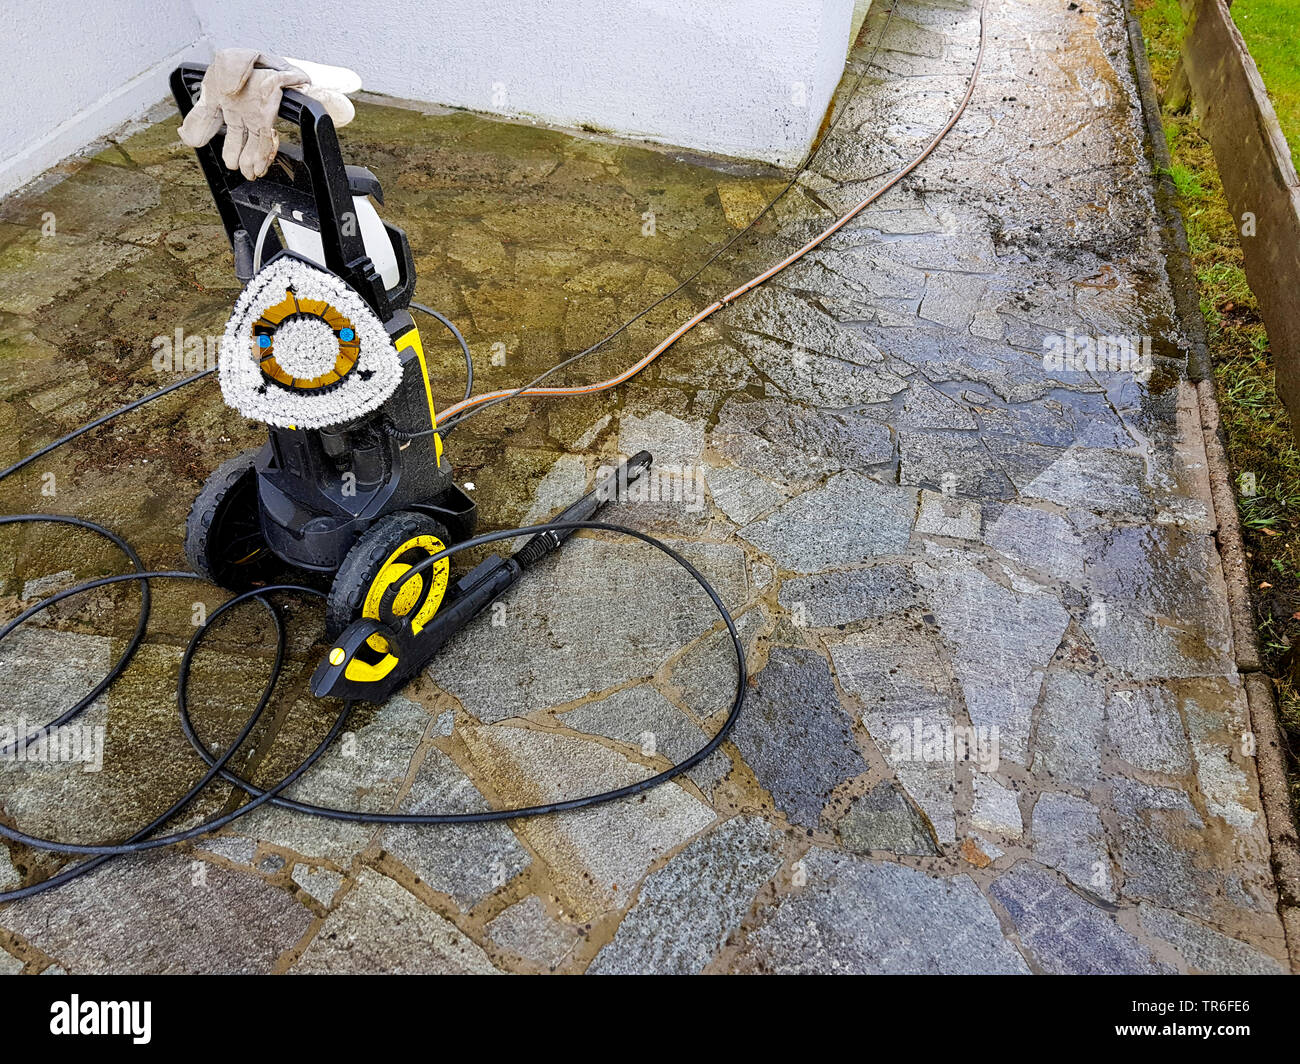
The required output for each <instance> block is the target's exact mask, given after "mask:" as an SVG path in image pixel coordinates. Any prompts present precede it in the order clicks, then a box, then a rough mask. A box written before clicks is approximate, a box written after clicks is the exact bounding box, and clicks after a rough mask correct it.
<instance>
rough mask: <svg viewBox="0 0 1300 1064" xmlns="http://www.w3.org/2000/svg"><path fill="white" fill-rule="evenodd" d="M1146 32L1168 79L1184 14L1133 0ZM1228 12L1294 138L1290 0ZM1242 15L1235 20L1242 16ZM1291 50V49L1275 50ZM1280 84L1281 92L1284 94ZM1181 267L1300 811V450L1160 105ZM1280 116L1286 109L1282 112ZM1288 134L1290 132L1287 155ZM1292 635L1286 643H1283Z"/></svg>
mask: <svg viewBox="0 0 1300 1064" xmlns="http://www.w3.org/2000/svg"><path fill="white" fill-rule="evenodd" d="M1135 7H1136V9H1137V12H1138V16H1139V18H1140V19H1141V22H1142V29H1143V33H1144V34H1145V36H1146V40H1147V54H1148V56H1149V57H1150V61H1151V72H1152V75H1153V77H1154V78H1155V82H1156V87H1157V88H1158V89H1163V88H1164V86H1165V85H1166V84H1167V83H1168V80H1169V76H1170V74H1171V73H1172V72H1173V69H1174V65H1175V63H1176V61H1177V59H1178V50H1179V44H1180V42H1181V40H1182V33H1183V21H1182V15H1181V13H1180V10H1179V6H1178V0H1135ZM1232 10H1233V15H1234V18H1236V19H1237V20H1238V22H1239V23H1241V22H1243V21H1244V22H1245V25H1246V26H1251V27H1252V28H1251V30H1249V31H1247V30H1246V28H1245V26H1243V35H1244V36H1245V38H1246V41H1247V44H1248V45H1249V46H1250V48H1251V49H1252V53H1253V54H1254V55H1255V56H1256V59H1257V60H1260V66H1261V68H1262V69H1263V71H1264V73H1263V76H1264V78H1265V81H1266V82H1268V79H1269V77H1270V75H1269V72H1268V69H1266V68H1265V62H1264V61H1263V60H1262V58H1261V54H1260V53H1259V52H1255V51H1254V49H1255V47H1256V45H1255V42H1254V40H1253V39H1252V36H1253V35H1254V34H1255V33H1256V31H1257V30H1260V29H1261V28H1262V27H1265V26H1267V27H1270V29H1269V30H1268V32H1269V33H1271V34H1272V35H1273V36H1272V37H1271V40H1272V42H1273V43H1272V44H1271V45H1270V46H1269V47H1270V48H1271V49H1272V50H1271V51H1268V52H1266V53H1265V54H1268V55H1269V56H1270V57H1273V58H1274V61H1275V62H1276V63H1277V64H1278V65H1279V66H1281V67H1283V68H1285V72H1284V75H1283V76H1282V77H1281V78H1280V79H1277V83H1276V84H1273V83H1270V84H1269V88H1270V91H1272V92H1274V93H1275V100H1276V101H1277V106H1278V114H1279V117H1281V116H1282V114H1283V106H1284V101H1286V100H1288V99H1289V101H1290V104H1289V106H1290V111H1289V119H1290V122H1291V125H1290V128H1289V130H1288V132H1289V133H1291V134H1292V135H1293V136H1300V110H1297V108H1300V61H1297V59H1296V50H1297V45H1296V42H1295V41H1294V39H1293V37H1294V36H1295V31H1294V30H1292V29H1291V28H1290V27H1289V26H1288V25H1287V20H1288V19H1289V18H1295V19H1296V20H1300V0H1237V2H1236V3H1235V4H1233V8H1232ZM1247 12H1249V13H1250V17H1248V18H1246V19H1244V20H1243V17H1242V16H1243V14H1246V13H1247ZM1288 53H1289V54H1290V56H1291V58H1290V59H1285V58H1276V57H1285V56H1286V55H1287V54H1288ZM1287 93H1289V94H1290V95H1289V97H1288V95H1287ZM1161 117H1162V119H1163V121H1164V127H1165V139H1166V140H1167V141H1168V144H1169V152H1170V155H1171V157H1172V167H1171V169H1170V176H1171V177H1172V178H1173V180H1174V184H1175V185H1176V186H1177V188H1178V192H1179V199H1180V204H1179V205H1180V207H1181V209H1182V214H1183V224H1184V226H1185V227H1186V229H1187V240H1188V244H1189V245H1190V247H1191V253H1192V265H1193V268H1194V269H1195V271H1196V277H1197V281H1198V284H1199V286H1200V293H1199V294H1200V304H1201V313H1202V314H1203V315H1204V318H1205V325H1206V331H1207V335H1208V339H1209V345H1210V355H1211V358H1212V360H1213V366H1214V376H1215V384H1216V387H1217V390H1218V395H1219V405H1220V409H1221V412H1222V416H1223V422H1224V425H1225V427H1226V429H1227V432H1228V456H1229V459H1230V460H1231V462H1232V464H1233V466H1234V472H1235V473H1236V474H1237V475H1238V478H1239V481H1238V483H1239V484H1241V480H1240V478H1241V477H1242V476H1243V475H1247V476H1248V477H1251V478H1253V480H1254V494H1253V495H1249V494H1247V493H1246V492H1244V491H1242V492H1239V493H1238V506H1239V511H1240V516H1241V524H1242V538H1243V540H1244V541H1245V547H1246V555H1247V558H1248V559H1249V561H1250V565H1251V574H1252V581H1253V584H1254V597H1255V616H1256V621H1257V623H1258V625H1259V636H1260V646H1261V649H1262V651H1263V653H1264V655H1265V659H1266V662H1267V665H1268V667H1269V669H1270V671H1271V673H1272V674H1273V676H1274V677H1275V678H1276V679H1277V681H1278V696H1279V710H1280V716H1281V723H1282V726H1283V733H1284V738H1285V739H1286V741H1287V745H1288V747H1289V751H1290V755H1291V757H1290V768H1291V781H1292V782H1291V797H1292V805H1293V807H1294V808H1295V809H1296V810H1297V811H1298V812H1300V758H1297V756H1296V755H1297V754H1300V662H1297V656H1298V655H1300V450H1297V448H1296V446H1295V442H1294V440H1293V437H1292V434H1291V423H1290V420H1289V419H1288V416H1287V411H1286V409H1285V408H1284V407H1283V406H1282V403H1281V400H1279V399H1278V397H1277V392H1276V391H1275V390H1274V385H1273V364H1272V361H1271V358H1270V353H1269V347H1268V335H1267V333H1266V332H1265V330H1264V325H1263V323H1262V322H1261V321H1260V319H1259V310H1258V306H1257V304H1256V302H1255V297H1254V295H1253V294H1252V293H1251V291H1250V286H1249V285H1248V284H1247V283H1246V274H1245V271H1244V270H1243V269H1242V256H1241V245H1240V242H1239V240H1238V233H1237V228H1236V223H1235V222H1234V220H1233V217H1232V215H1231V213H1230V212H1229V210H1228V203H1227V200H1226V198H1225V197H1224V193H1223V185H1222V183H1221V182H1220V180H1219V172H1218V168H1217V167H1216V165H1215V162H1214V155H1213V153H1212V152H1211V150H1210V145H1209V143H1208V142H1207V141H1205V140H1204V139H1203V138H1202V137H1201V135H1200V132H1199V131H1198V129H1197V125H1196V119H1195V117H1194V116H1193V115H1191V114H1182V115H1175V114H1169V113H1168V112H1166V113H1164V114H1163V115H1162V116H1161ZM1281 120H1282V124H1283V126H1284V128H1285V127H1286V126H1287V121H1288V119H1287V118H1285V117H1283V118H1282V119H1281ZM1296 144H1297V141H1296V140H1294V139H1293V140H1292V141H1291V145H1292V153H1293V154H1294V153H1295V149H1296ZM1292 645H1295V646H1296V647H1297V650H1296V652H1295V653H1292V652H1291V647H1292Z"/></svg>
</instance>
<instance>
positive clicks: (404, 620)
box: [311, 451, 652, 704]
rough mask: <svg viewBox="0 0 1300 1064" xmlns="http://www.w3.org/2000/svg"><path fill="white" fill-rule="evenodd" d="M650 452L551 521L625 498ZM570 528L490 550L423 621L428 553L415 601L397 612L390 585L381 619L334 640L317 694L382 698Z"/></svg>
mask: <svg viewBox="0 0 1300 1064" xmlns="http://www.w3.org/2000/svg"><path fill="white" fill-rule="evenodd" d="M651 461H652V457H651V455H650V452H649V451H640V452H639V453H637V454H635V455H633V456H632V457H631V458H629V459H628V460H627V461H626V462H623V463H622V464H621V465H619V466H618V467H617V468H616V469H614V470H612V471H610V472H609V473H608V474H606V475H605V476H604V477H602V478H601V479H600V480H599V481H598V482H597V484H596V486H595V487H594V488H593V489H592V490H591V491H590V492H588V493H587V494H586V495H584V496H583V497H582V498H581V499H579V500H578V501H577V502H575V503H574V504H573V505H572V506H570V507H568V509H566V510H564V511H563V512H562V513H560V514H559V515H558V516H556V517H554V518H552V520H551V521H550V522H549V523H550V524H553V525H563V524H567V523H570V522H580V521H590V520H591V519H592V518H593V517H594V516H595V514H596V513H597V511H599V510H600V508H601V507H602V506H604V505H605V503H607V502H609V501H610V500H611V499H614V498H617V497H620V496H624V495H625V494H626V491H627V486H628V485H629V484H630V483H631V482H633V481H635V480H636V479H637V478H638V477H639V476H641V474H642V473H644V472H645V471H646V470H647V469H649V468H650V463H651ZM574 531H576V529H573V528H546V529H543V530H542V531H540V532H538V533H536V534H535V535H533V536H532V537H531V538H530V539H529V540H528V541H527V542H526V543H525V544H524V545H523V546H522V547H521V548H520V549H519V550H518V551H516V552H515V553H514V554H512V555H511V556H510V557H509V558H502V557H500V556H499V555H496V554H494V555H492V556H491V557H489V558H487V559H486V560H485V561H482V562H480V563H479V564H478V565H477V566H475V567H474V568H473V569H471V570H470V571H469V572H468V573H466V574H465V575H464V576H463V577H461V579H460V580H459V581H457V582H456V584H455V585H454V586H453V587H451V588H449V589H448V591H447V593H446V596H445V597H444V599H443V602H442V605H441V607H439V609H438V612H437V613H435V614H434V615H433V617H432V618H431V619H430V620H429V621H428V622H427V623H426V624H424V625H423V626H422V627H419V626H417V623H416V618H417V617H418V616H419V615H420V612H421V607H422V606H423V595H426V594H428V589H429V588H430V587H431V586H432V582H431V581H427V580H420V579H419V574H420V572H421V571H422V568H424V567H428V566H432V565H433V564H434V563H435V562H436V559H434V558H430V559H429V560H428V561H427V562H425V563H423V564H422V566H415V567H413V568H412V569H411V570H410V572H408V573H407V574H406V577H407V580H408V581H414V582H415V583H416V584H418V585H421V596H422V597H421V599H420V600H418V601H416V602H415V603H414V604H412V605H409V606H408V608H407V609H406V610H405V612H404V613H403V614H401V615H400V616H399V615H397V614H396V613H395V612H394V610H393V604H394V602H396V601H397V599H398V596H399V595H401V593H402V585H401V584H400V583H394V584H392V585H390V586H389V588H388V589H387V591H386V592H385V593H384V596H383V598H382V599H381V601H380V604H379V610H378V613H379V618H378V619H373V618H362V619H360V620H358V621H355V622H353V623H352V624H351V625H349V626H348V627H347V628H346V629H345V630H344V632H343V634H342V635H341V636H339V638H338V639H337V640H336V641H335V644H334V646H332V647H331V648H330V650H329V653H328V654H326V656H325V659H324V660H323V661H322V662H321V663H320V665H319V666H317V668H316V671H315V673H314V674H313V675H312V678H311V690H312V693H313V694H314V695H316V696H317V697H322V698H323V697H326V696H332V697H335V698H344V699H357V700H360V701H365V702H372V703H376V704H382V703H383V702H384V701H385V700H387V698H388V697H389V696H390V695H391V694H392V693H393V692H394V691H396V690H397V689H398V688H399V687H401V686H402V685H403V684H404V683H406V682H407V681H408V680H409V679H410V678H411V677H412V676H414V675H415V674H416V673H417V672H418V671H419V670H420V669H421V668H423V667H424V666H425V665H426V664H427V663H428V662H429V660H430V659H431V658H432V657H433V655H434V654H436V653H437V652H438V651H439V650H440V649H442V647H443V645H444V644H445V643H446V642H447V640H449V639H450V638H451V637H452V636H453V635H455V634H456V633H457V632H459V631H460V630H461V629H462V628H464V627H465V625H466V624H468V623H469V622H470V621H471V620H473V619H474V618H475V617H477V616H478V615H479V614H480V613H482V612H483V611H484V610H485V609H487V608H488V607H489V606H490V605H492V603H493V602H495V601H496V600H497V599H498V598H500V597H501V596H502V595H503V594H504V593H505V592H506V591H507V590H509V589H510V588H511V587H512V586H513V585H514V584H515V583H516V582H517V581H518V580H519V578H520V577H521V576H523V575H524V573H526V572H527V571H528V570H529V569H531V568H532V567H533V566H535V565H536V564H537V563H538V562H540V561H541V560H542V559H543V558H545V557H546V556H547V555H549V554H551V553H553V552H554V551H556V550H558V549H559V548H560V546H561V545H562V544H563V543H564V541H565V540H566V539H568V538H569V537H570V536H571V535H572V534H573V533H574Z"/></svg>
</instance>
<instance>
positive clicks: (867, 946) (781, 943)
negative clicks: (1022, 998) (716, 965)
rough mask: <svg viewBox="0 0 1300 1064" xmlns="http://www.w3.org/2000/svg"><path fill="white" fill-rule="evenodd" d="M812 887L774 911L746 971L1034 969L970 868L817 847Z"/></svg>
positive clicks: (747, 957) (748, 952) (742, 960)
mask: <svg viewBox="0 0 1300 1064" xmlns="http://www.w3.org/2000/svg"><path fill="white" fill-rule="evenodd" d="M802 864H803V869H804V872H805V874H806V876H807V883H806V885H805V886H803V887H800V888H796V889H795V892H794V893H792V894H790V895H788V896H786V897H783V898H782V899H781V900H780V902H779V903H777V904H776V905H775V906H773V907H772V908H770V909H768V910H767V911H766V912H765V913H764V914H763V915H762V917H761V920H760V923H759V924H758V926H757V927H756V928H755V929H754V930H753V931H751V932H750V933H749V935H748V937H747V940H746V942H745V945H744V946H743V947H742V949H741V950H740V952H739V954H738V956H737V957H736V960H735V963H734V965H733V968H734V970H735V971H738V972H772V973H775V974H778V975H796V974H813V973H816V974H830V973H841V974H844V973H853V974H859V973H862V974H888V975H895V974H945V975H955V974H973V973H982V972H987V973H1026V972H1027V971H1028V968H1027V966H1026V965H1025V963H1024V961H1023V960H1022V959H1021V958H1020V956H1019V954H1017V953H1016V951H1015V950H1014V949H1012V947H1011V946H1010V945H1009V944H1008V943H1007V942H1006V940H1005V939H1003V937H1002V929H1001V927H1000V926H999V924H998V921H997V918H996V917H995V916H994V915H993V912H992V910H991V909H990V908H989V903H988V902H987V901H985V900H984V898H983V897H982V896H981V895H980V892H979V890H978V889H977V888H976V887H975V884H974V883H972V882H971V881H970V879H969V878H968V877H966V876H956V877H954V878H952V879H936V878H932V877H930V876H927V875H926V874H925V873H923V872H919V871H916V870H915V869H911V868H904V867H902V866H901V865H894V864H883V863H878V862H872V861H867V860H864V859H862V858H858V857H848V856H844V855H840V854H831V853H825V852H823V851H820V850H814V851H813V852H812V853H810V854H809V855H808V856H807V857H805V858H804V859H803V862H802Z"/></svg>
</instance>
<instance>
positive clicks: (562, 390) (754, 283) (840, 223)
mask: <svg viewBox="0 0 1300 1064" xmlns="http://www.w3.org/2000/svg"><path fill="white" fill-rule="evenodd" d="M987 5H988V0H981V3H980V22H979V29H980V37H979V49H978V51H977V52H976V54H975V66H974V68H973V69H972V70H971V76H970V82H969V84H968V85H967V86H966V93H965V95H963V96H962V98H961V101H960V103H958V105H957V108H956V110H955V111H953V113H952V117H950V118H949V119H948V121H947V123H946V124H945V125H944V127H943V128H942V129H941V130H939V132H938V133H936V134H935V135H934V137H933V138H932V139H931V140H930V142H929V143H928V144H927V145H926V146H925V148H924V149H922V151H921V153H920V154H919V155H917V156H916V157H915V158H914V159H913V160H912V161H911V162H909V163H908V164H907V165H906V166H904V167H903V168H902V169H901V170H899V171H898V172H897V173H895V174H894V175H893V176H892V177H891V178H889V180H888V181H886V182H885V183H884V184H883V185H881V186H880V187H879V188H877V189H876V190H875V191H874V192H872V193H871V195H869V196H867V198H866V199H864V200H861V201H860V202H858V203H857V204H855V205H854V206H853V207H851V208H850V209H849V210H848V211H847V212H845V213H844V214H843V215H841V216H840V218H838V219H837V220H836V221H835V222H834V223H833V224H832V225H830V226H828V227H827V228H826V229H824V230H822V232H820V233H818V234H817V236H815V237H813V238H812V239H811V240H809V241H808V243H806V244H804V246H803V247H801V248H800V249H799V250H798V251H795V252H794V253H792V254H791V255H788V256H787V257H786V258H784V259H782V260H781V261H780V262H778V263H777V264H776V265H775V266H772V267H771V268H770V269H768V270H766V271H764V272H763V273H760V274H758V275H757V276H756V277H752V278H750V279H749V280H748V281H746V282H745V283H744V284H742V285H741V286H740V287H739V288H737V289H735V290H734V291H732V292H729V293H728V294H727V295H725V296H723V297H722V298H721V299H719V300H717V301H716V302H714V303H711V304H710V305H709V306H707V307H705V308H704V309H703V310H702V311H700V312H699V313H698V314H696V315H695V316H694V317H693V318H691V319H690V320H689V321H687V322H686V323H685V324H683V325H681V326H679V327H678V328H677V329H675V330H674V331H673V332H672V333H670V334H669V335H668V336H667V337H665V338H664V339H663V340H662V341H661V342H660V343H659V344H658V345H657V346H656V347H655V348H654V349H653V350H651V351H650V352H649V353H648V354H646V355H645V356H644V357H643V358H642V359H641V360H640V361H639V362H636V363H634V364H633V365H631V366H629V367H628V368H627V369H625V370H624V371H623V372H622V373H620V374H618V375H617V376H615V377H610V378H609V379H608V380H603V381H597V382H596V383H594V384H582V385H574V386H570V387H545V388H538V387H526V388H518V389H510V388H506V389H502V390H500V391H495V392H484V393H482V394H481V395H475V396H472V397H470V398H468V399H463V400H461V401H460V402H459V403H456V404H454V405H453V406H449V407H447V409H445V410H443V411H442V412H441V413H440V414H439V415H438V424H439V425H441V424H442V423H443V422H445V421H447V420H449V419H450V418H453V417H456V416H457V415H458V414H463V413H464V412H465V411H467V410H471V409H474V408H475V407H478V406H479V405H480V404H482V403H490V402H494V401H497V400H502V399H508V398H514V397H517V396H538V397H557V396H574V395H591V394H593V393H595V392H603V391H606V390H608V389H610V388H614V387H617V386H618V385H620V384H623V383H624V382H626V381H628V380H631V379H632V378H633V377H635V376H636V375H637V374H638V373H640V372H641V371H642V370H643V369H645V368H646V367H647V366H648V365H650V363H651V362H653V361H654V360H655V359H656V358H658V357H659V356H660V355H662V354H663V353H664V352H665V351H667V350H668V348H670V347H672V346H673V344H675V343H676V342H677V341H678V340H680V339H681V338H682V337H683V336H685V335H686V334H687V333H688V332H690V331H691V330H692V329H693V328H695V326H697V325H699V323H700V322H702V321H704V319H705V318H708V317H709V316H710V315H712V314H714V313H715V312H717V311H719V310H721V309H722V308H723V307H725V306H727V305H729V304H730V303H732V302H734V301H735V300H737V299H739V298H740V297H741V296H743V295H744V294H745V293H746V292H749V291H751V290H753V289H755V288H757V287H758V286H759V285H761V284H763V283H764V282H765V281H769V280H771V279H772V278H773V277H775V276H776V275H777V274H778V273H780V272H781V271H782V270H784V269H785V268H786V267H787V266H790V265H792V264H793V263H795V262H798V261H799V260H800V259H801V258H803V257H804V256H805V255H806V254H808V252H810V251H812V250H813V249H814V248H816V247H818V246H819V245H820V244H822V243H823V242H824V241H825V240H827V239H828V238H829V237H831V236H832V235H834V234H835V233H837V232H839V230H840V229H842V228H843V227H844V226H845V225H847V224H848V223H849V222H850V221H852V220H853V219H854V218H855V217H857V216H858V215H859V214H861V213H862V211H864V210H866V208H867V207H869V206H871V204H873V203H874V202H875V201H876V200H878V199H879V198H880V197H881V196H883V195H884V194H885V193H886V192H888V191H889V190H890V189H891V188H893V187H894V186H895V185H897V184H898V183H899V182H900V181H901V180H902V179H903V178H905V177H906V176H907V175H908V174H910V173H911V172H912V171H913V170H915V169H916V168H917V167H918V166H920V165H921V163H923V162H924V161H925V160H926V159H927V158H929V156H930V153H931V152H933V151H934V149H935V148H937V147H938V146H939V144H940V143H941V142H942V141H943V139H944V138H945V137H946V136H947V135H948V133H949V132H950V131H951V130H952V128H953V126H955V125H956V124H957V121H958V120H959V119H960V118H961V116H962V114H963V113H964V112H965V110H966V105H967V104H969V103H970V100H971V97H972V96H973V95H974V94H975V85H976V83H977V82H978V80H979V73H980V67H981V66H982V64H983V62H984V13H985V8H986V7H987Z"/></svg>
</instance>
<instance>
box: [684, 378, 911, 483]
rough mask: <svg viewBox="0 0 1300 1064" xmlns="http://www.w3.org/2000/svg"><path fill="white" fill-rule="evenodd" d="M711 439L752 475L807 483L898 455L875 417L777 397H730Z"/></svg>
mask: <svg viewBox="0 0 1300 1064" xmlns="http://www.w3.org/2000/svg"><path fill="white" fill-rule="evenodd" d="M709 439H710V443H711V444H712V446H713V448H714V450H716V451H717V452H718V453H719V454H720V455H722V456H723V457H724V458H726V459H728V460H729V461H731V462H733V463H735V464H736V465H738V466H740V467H742V468H744V469H747V470H749V471H750V472H751V473H756V474H758V475H760V476H764V477H771V478H773V479H775V480H779V481H783V482H785V483H788V484H801V485H803V486H807V485H808V484H809V483H810V482H812V481H815V480H817V479H818V478H820V477H823V476H825V475H826V474H827V473H837V472H839V471H841V470H844V469H852V470H859V471H861V470H866V469H869V468H871V467H872V466H879V465H882V464H884V463H886V462H888V461H890V459H891V458H893V455H894V440H893V437H892V436H891V435H890V433H889V428H888V427H887V426H885V425H882V424H880V423H878V422H877V421H874V420H871V419H870V418H866V417H856V416H854V415H852V414H849V413H844V412H834V413H832V412H830V411H823V410H807V409H804V408H802V407H798V406H792V405H791V404H789V403H784V402H778V401H775V400H762V401H753V400H742V399H732V400H729V401H728V402H727V404H726V405H725V406H724V407H723V408H722V413H721V414H720V415H719V416H718V424H717V426H716V427H715V428H714V429H713V431H712V433H711V434H710V437H709Z"/></svg>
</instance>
